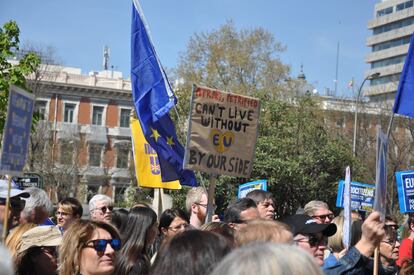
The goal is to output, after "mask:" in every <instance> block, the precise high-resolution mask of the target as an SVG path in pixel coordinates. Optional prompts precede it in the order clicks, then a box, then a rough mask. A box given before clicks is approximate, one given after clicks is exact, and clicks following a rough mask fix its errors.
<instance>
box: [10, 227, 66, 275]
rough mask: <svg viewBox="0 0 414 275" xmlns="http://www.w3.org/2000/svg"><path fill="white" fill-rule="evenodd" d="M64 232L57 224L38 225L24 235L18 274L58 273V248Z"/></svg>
mask: <svg viewBox="0 0 414 275" xmlns="http://www.w3.org/2000/svg"><path fill="white" fill-rule="evenodd" d="M61 243H62V234H61V233H60V231H59V229H57V228H56V226H36V227H34V228H32V229H30V230H28V231H26V232H25V233H23V235H22V242H21V246H20V249H19V251H18V254H17V259H16V263H17V266H16V273H17V274H33V275H35V274H57V272H56V270H57V267H58V265H57V248H58V246H60V245H61Z"/></svg>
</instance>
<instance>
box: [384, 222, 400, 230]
mask: <svg viewBox="0 0 414 275" xmlns="http://www.w3.org/2000/svg"><path fill="white" fill-rule="evenodd" d="M384 227H385V228H391V229H393V230H395V231H397V230H398V227H399V226H398V224H386V225H384Z"/></svg>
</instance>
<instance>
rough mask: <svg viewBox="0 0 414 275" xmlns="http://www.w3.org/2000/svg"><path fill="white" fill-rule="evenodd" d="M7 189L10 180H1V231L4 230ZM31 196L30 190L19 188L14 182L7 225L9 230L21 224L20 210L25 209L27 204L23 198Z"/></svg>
mask: <svg viewBox="0 0 414 275" xmlns="http://www.w3.org/2000/svg"><path fill="white" fill-rule="evenodd" d="M7 189H8V181H7V180H0V232H3V222H4V217H5V215H6V201H7ZM29 196H30V195H29V193H28V192H26V191H22V190H19V189H17V187H16V186H14V184H13V183H12V188H11V189H10V205H9V206H10V208H9V215H8V217H9V218H8V226H7V227H8V229H9V230H10V229H12V228H13V227H15V226H17V225H18V224H19V218H20V212H21V211H22V210H23V208H24V205H25V204H24V202H25V201H24V200H22V199H21V198H28V197H29Z"/></svg>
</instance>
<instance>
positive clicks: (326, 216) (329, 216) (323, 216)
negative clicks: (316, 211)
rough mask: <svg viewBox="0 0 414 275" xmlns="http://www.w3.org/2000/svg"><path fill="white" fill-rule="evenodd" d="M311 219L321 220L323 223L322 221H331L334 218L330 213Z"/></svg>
mask: <svg viewBox="0 0 414 275" xmlns="http://www.w3.org/2000/svg"><path fill="white" fill-rule="evenodd" d="M312 218H314V219H319V220H322V221H324V220H326V218H328V219H329V220H330V221H331V220H333V219H334V218H335V215H334V214H332V213H330V214H326V215H317V216H312Z"/></svg>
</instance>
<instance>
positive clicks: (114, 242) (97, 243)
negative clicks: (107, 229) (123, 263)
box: [85, 239, 121, 252]
mask: <svg viewBox="0 0 414 275" xmlns="http://www.w3.org/2000/svg"><path fill="white" fill-rule="evenodd" d="M108 243H109V244H110V245H111V247H112V249H113V250H115V251H118V250H119V249H121V240H120V239H110V240H105V239H98V240H91V241H89V242H87V243H86V245H85V247H93V248H94V249H95V250H96V252H104V251H105V249H106V246H107V245H108ZM90 244H92V246H91V245H90Z"/></svg>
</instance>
